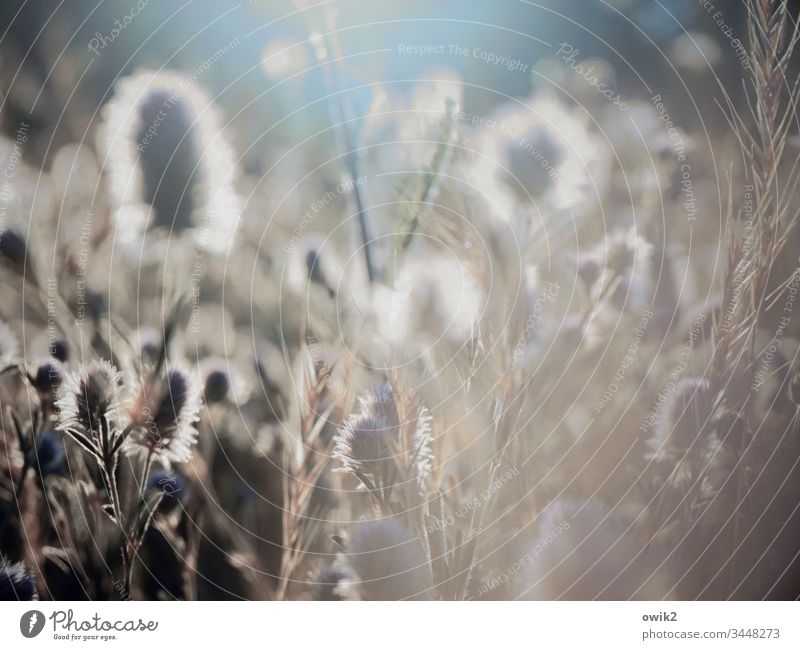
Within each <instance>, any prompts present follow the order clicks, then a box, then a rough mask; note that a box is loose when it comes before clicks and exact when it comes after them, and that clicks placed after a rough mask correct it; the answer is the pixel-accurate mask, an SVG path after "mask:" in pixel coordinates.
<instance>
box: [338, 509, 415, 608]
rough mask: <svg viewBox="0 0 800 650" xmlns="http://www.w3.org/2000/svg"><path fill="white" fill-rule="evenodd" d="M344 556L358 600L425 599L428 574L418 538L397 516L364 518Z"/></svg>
mask: <svg viewBox="0 0 800 650" xmlns="http://www.w3.org/2000/svg"><path fill="white" fill-rule="evenodd" d="M346 559H347V562H348V564H349V565H350V567H351V568H352V569H353V571H354V572H355V573H356V574H357V575H358V578H359V580H358V581H357V582H356V583H355V585H356V586H357V588H358V592H359V593H360V595H361V598H362V600H427V599H428V598H429V594H430V589H431V576H430V571H429V570H428V564H427V561H426V559H425V553H424V551H423V549H422V544H420V541H419V538H418V537H417V536H416V535H414V534H413V533H412V532H411V531H410V530H408V528H407V527H406V526H405V525H404V524H403V523H402V522H401V521H400V520H399V519H397V518H394V517H393V518H391V519H378V520H372V521H364V522H361V523H360V524H358V525H357V526H356V528H355V531H354V532H353V536H352V539H351V542H350V544H349V546H348V549H347V555H346Z"/></svg>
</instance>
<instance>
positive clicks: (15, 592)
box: [0, 555, 39, 601]
mask: <svg viewBox="0 0 800 650" xmlns="http://www.w3.org/2000/svg"><path fill="white" fill-rule="evenodd" d="M0 600H3V601H9V600H39V592H38V591H37V589H36V577H35V576H34V575H33V573H31V572H30V571H29V570H28V569H26V568H25V565H24V564H22V562H16V563H12V562H9V561H8V560H7V559H6V558H5V557H3V556H2V555H0Z"/></svg>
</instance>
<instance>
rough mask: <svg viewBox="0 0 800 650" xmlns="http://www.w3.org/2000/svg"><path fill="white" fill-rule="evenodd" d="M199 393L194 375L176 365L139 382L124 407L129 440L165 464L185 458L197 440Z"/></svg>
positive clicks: (189, 454) (189, 455) (181, 461)
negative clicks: (136, 390) (135, 393)
mask: <svg viewBox="0 0 800 650" xmlns="http://www.w3.org/2000/svg"><path fill="white" fill-rule="evenodd" d="M199 394H200V390H199V387H198V385H197V382H196V381H195V379H194V377H193V376H192V375H190V374H189V372H187V371H186V370H184V369H183V368H180V367H177V366H173V367H171V368H169V369H167V371H166V372H165V373H164V374H163V375H161V376H159V377H153V378H150V379H148V380H147V381H145V382H143V383H142V386H141V388H140V390H139V393H138V395H137V397H136V399H135V400H134V401H133V404H132V406H131V408H130V409H129V411H128V415H129V416H130V419H131V425H132V427H133V429H132V433H131V437H130V439H129V440H130V442H131V444H132V445H134V447H137V448H139V449H140V450H144V451H146V452H151V453H153V454H154V455H155V456H156V457H157V458H158V459H159V460H160V461H161V462H162V463H164V465H165V466H169V464H170V462H176V463H184V462H186V461H187V460H189V459H190V458H191V456H192V445H194V443H195V442H196V440H197V429H195V426H194V423H195V422H196V421H197V412H198V409H199Z"/></svg>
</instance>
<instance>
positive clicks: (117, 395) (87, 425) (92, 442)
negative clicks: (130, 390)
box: [55, 360, 123, 457]
mask: <svg viewBox="0 0 800 650" xmlns="http://www.w3.org/2000/svg"><path fill="white" fill-rule="evenodd" d="M122 391H123V385H122V378H121V375H120V373H119V371H118V370H117V369H116V368H115V367H114V366H113V365H111V364H110V363H109V362H108V361H105V360H96V361H92V362H91V363H89V365H87V366H84V367H82V368H81V369H80V370H79V371H78V372H77V373H75V374H72V375H69V376H67V377H65V379H64V381H63V383H62V396H61V398H60V399H59V400H58V401H56V404H55V406H56V410H57V411H58V427H57V429H58V430H59V431H63V432H64V433H67V434H68V435H70V436H71V437H72V438H73V439H75V440H76V441H77V442H78V443H79V444H81V446H83V447H84V448H86V449H87V450H88V451H90V452H91V453H93V454H95V455H96V456H99V457H103V456H104V455H111V454H112V452H114V451H116V449H115V448H114V447H115V446H114V444H113V441H112V440H111V438H112V432H113V430H115V427H116V425H117V424H119V402H120V400H121V398H122Z"/></svg>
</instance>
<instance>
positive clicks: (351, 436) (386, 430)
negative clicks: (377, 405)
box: [333, 412, 394, 480]
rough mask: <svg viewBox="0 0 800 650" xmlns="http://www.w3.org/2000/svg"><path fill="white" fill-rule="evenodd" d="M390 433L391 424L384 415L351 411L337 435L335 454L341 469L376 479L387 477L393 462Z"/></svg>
mask: <svg viewBox="0 0 800 650" xmlns="http://www.w3.org/2000/svg"><path fill="white" fill-rule="evenodd" d="M390 436H391V426H390V424H389V421H388V420H387V419H386V417H385V416H384V415H381V414H379V413H369V412H367V413H358V414H356V415H351V416H350V417H349V418H347V420H346V421H345V423H344V426H342V428H341V429H339V432H338V434H337V435H336V441H335V446H334V452H333V457H334V458H336V459H337V460H339V461H340V462H341V463H342V468H341V469H340V470H339V471H346V472H351V473H353V474H365V475H366V476H368V477H370V478H373V479H375V480H379V479H383V478H386V477H387V476H388V475H390V474H391V471H390V470H391V468H392V466H393V463H394V460H393V458H392V449H391V446H390V444H389V443H390Z"/></svg>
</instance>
